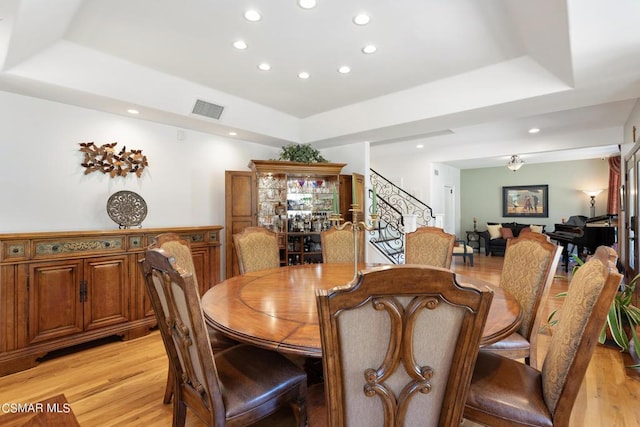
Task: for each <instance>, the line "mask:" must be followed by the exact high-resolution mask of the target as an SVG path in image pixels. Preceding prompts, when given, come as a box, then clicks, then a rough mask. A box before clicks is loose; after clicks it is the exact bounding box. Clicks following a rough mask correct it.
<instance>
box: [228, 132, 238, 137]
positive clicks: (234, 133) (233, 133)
mask: <svg viewBox="0 0 640 427" xmlns="http://www.w3.org/2000/svg"><path fill="white" fill-rule="evenodd" d="M229 135H230V136H236V135H237V133H236V132H234V131H231V132H229Z"/></svg>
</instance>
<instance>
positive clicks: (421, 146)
mask: <svg viewBox="0 0 640 427" xmlns="http://www.w3.org/2000/svg"><path fill="white" fill-rule="evenodd" d="M416 148H424V145H423V144H418V145H416Z"/></svg>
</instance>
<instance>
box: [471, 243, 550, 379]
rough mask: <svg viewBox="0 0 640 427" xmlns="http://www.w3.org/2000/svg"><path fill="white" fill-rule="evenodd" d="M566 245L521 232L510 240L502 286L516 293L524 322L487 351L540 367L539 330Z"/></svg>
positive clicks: (501, 277) (491, 345)
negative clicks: (563, 246) (559, 244)
mask: <svg viewBox="0 0 640 427" xmlns="http://www.w3.org/2000/svg"><path fill="white" fill-rule="evenodd" d="M561 255H562V246H558V245H556V244H554V243H551V241H550V240H549V237H548V236H547V235H544V234H541V233H532V232H529V233H521V234H520V236H518V237H516V238H512V239H509V240H508V241H507V248H506V251H505V255H504V263H503V266H502V273H501V274H500V287H501V288H503V289H504V290H506V291H507V292H509V293H510V294H512V295H513V296H514V297H515V298H516V300H517V301H518V303H520V308H521V312H522V323H521V324H520V327H519V328H518V330H517V331H515V332H514V333H512V334H511V335H509V336H508V337H507V338H505V339H503V340H501V341H498V342H496V343H493V344H490V345H488V346H485V347H483V349H484V350H488V351H492V352H494V353H497V354H501V355H503V356H505V357H509V358H511V359H524V360H525V363H527V364H529V365H531V366H533V367H534V368H537V367H538V361H537V341H538V331H539V330H540V326H541V324H542V320H543V319H544V318H545V317H546V315H545V313H544V302H545V301H546V299H547V296H548V294H549V290H550V289H551V282H553V276H554V274H555V272H556V269H557V267H558V262H559V261H560V256H561Z"/></svg>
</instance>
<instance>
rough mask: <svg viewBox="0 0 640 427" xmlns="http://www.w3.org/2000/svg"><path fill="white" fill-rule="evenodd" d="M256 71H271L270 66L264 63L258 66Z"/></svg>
mask: <svg viewBox="0 0 640 427" xmlns="http://www.w3.org/2000/svg"><path fill="white" fill-rule="evenodd" d="M258 69H259V70H260V71H269V70H270V69H271V65H269V64H267V63H266V62H263V63H261V64H260V65H258Z"/></svg>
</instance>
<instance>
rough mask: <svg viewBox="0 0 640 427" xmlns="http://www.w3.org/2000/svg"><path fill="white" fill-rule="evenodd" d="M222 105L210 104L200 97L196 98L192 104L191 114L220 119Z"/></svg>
mask: <svg viewBox="0 0 640 427" xmlns="http://www.w3.org/2000/svg"><path fill="white" fill-rule="evenodd" d="M223 110H224V107H223V106H221V105H216V104H212V103H210V102H207V101H203V100H201V99H197V100H196V105H194V106H193V111H192V113H193V114H198V115H200V116H205V117H209V118H211V119H216V120H218V119H220V116H221V115H222V111H223Z"/></svg>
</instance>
